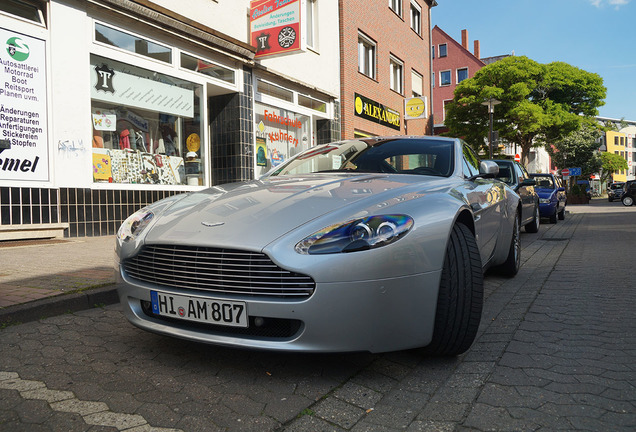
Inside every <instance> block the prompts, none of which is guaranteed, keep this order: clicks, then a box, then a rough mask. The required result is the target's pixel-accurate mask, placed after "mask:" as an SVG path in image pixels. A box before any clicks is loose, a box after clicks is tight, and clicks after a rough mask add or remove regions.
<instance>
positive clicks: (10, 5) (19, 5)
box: [0, 0, 46, 25]
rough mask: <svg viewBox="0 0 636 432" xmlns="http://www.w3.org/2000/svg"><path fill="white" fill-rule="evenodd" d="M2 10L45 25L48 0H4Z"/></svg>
mask: <svg viewBox="0 0 636 432" xmlns="http://www.w3.org/2000/svg"><path fill="white" fill-rule="evenodd" d="M0 11H2V12H6V13H9V14H11V15H14V16H17V17H20V18H23V19H25V20H29V21H33V22H35V23H38V24H42V25H45V23H46V19H45V17H44V14H45V12H46V2H40V1H32V0H2V1H1V2H0Z"/></svg>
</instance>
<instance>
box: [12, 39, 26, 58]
mask: <svg viewBox="0 0 636 432" xmlns="http://www.w3.org/2000/svg"><path fill="white" fill-rule="evenodd" d="M7 52H8V53H9V55H10V56H11V57H12V58H13V60H15V61H25V60H26V59H28V58H29V46H28V45H27V44H25V43H24V42H23V41H22V39H20V38H19V37H12V38H11V39H9V40H7Z"/></svg>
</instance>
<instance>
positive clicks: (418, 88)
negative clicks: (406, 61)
mask: <svg viewBox="0 0 636 432" xmlns="http://www.w3.org/2000/svg"><path fill="white" fill-rule="evenodd" d="M423 88H424V77H422V75H420V74H419V73H417V72H415V71H414V70H412V71H411V92H412V93H413V97H419V96H422V94H423V91H422V89H423Z"/></svg>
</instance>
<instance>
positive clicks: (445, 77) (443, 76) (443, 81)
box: [439, 70, 451, 86]
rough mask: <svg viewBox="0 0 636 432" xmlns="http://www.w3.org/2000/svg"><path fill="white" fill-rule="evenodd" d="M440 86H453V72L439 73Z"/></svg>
mask: <svg viewBox="0 0 636 432" xmlns="http://www.w3.org/2000/svg"><path fill="white" fill-rule="evenodd" d="M439 85H440V86H448V85H451V71H449V70H446V71H440V73H439Z"/></svg>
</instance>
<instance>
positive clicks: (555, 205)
mask: <svg viewBox="0 0 636 432" xmlns="http://www.w3.org/2000/svg"><path fill="white" fill-rule="evenodd" d="M530 177H532V178H533V179H534V180H535V181H536V182H537V184H536V186H535V187H534V190H535V191H536V192H537V195H539V214H540V215H541V217H544V218H549V219H550V223H557V218H558V219H559V220H564V219H565V205H566V203H567V195H566V194H565V188H564V187H563V186H562V184H561V180H560V179H559V178H558V177H555V176H554V175H553V174H530Z"/></svg>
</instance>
